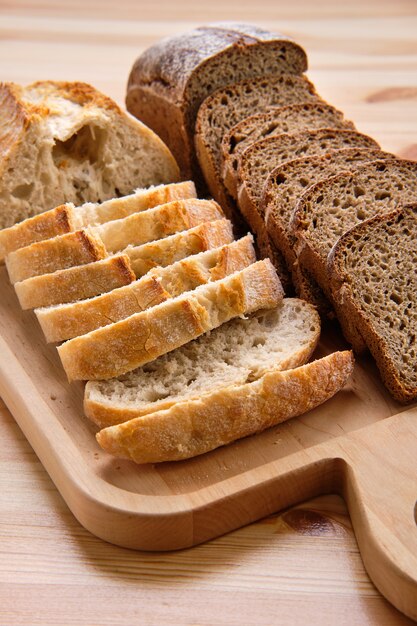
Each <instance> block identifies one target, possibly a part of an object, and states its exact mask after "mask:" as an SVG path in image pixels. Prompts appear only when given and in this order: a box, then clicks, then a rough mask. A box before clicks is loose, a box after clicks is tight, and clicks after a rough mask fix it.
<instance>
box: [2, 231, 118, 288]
mask: <svg viewBox="0 0 417 626" xmlns="http://www.w3.org/2000/svg"><path fill="white" fill-rule="evenodd" d="M107 256H108V255H107V250H106V248H105V246H104V244H103V242H102V241H101V239H100V237H98V236H97V235H95V234H94V232H93V231H92V230H91V229H90V228H82V229H81V230H76V231H74V232H70V233H66V234H65V235H59V236H58V237H53V238H52V239H45V240H43V241H38V242H36V243H32V244H31V245H29V246H26V247H24V248H19V250H15V251H14V252H11V253H10V254H8V255H7V257H6V267H7V271H8V274H9V278H10V282H11V283H12V284H15V283H17V282H20V281H23V280H26V279H27V278H31V277H32V276H39V275H41V274H48V273H51V272H56V271H57V270H60V269H66V268H68V267H74V266H75V265H84V264H86V263H91V262H93V261H99V260H100V259H104V258H105V257H107Z"/></svg>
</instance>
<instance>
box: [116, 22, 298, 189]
mask: <svg viewBox="0 0 417 626" xmlns="http://www.w3.org/2000/svg"><path fill="white" fill-rule="evenodd" d="M306 69H307V57H306V54H305V52H304V50H303V49H302V48H301V47H300V46H299V45H298V44H297V43H295V42H294V41H292V40H291V39H290V38H288V37H286V36H285V35H282V34H280V33H272V32H269V31H266V30H263V29H262V28H259V27H257V26H252V25H249V24H239V23H232V22H229V23H221V22H219V23H214V24H208V25H207V26H202V27H199V28H196V29H195V30H191V31H189V32H188V33H183V34H181V35H177V36H175V37H169V38H167V39H163V40H162V41H160V42H158V43H157V44H155V45H153V46H151V47H150V48H148V49H147V50H145V52H143V53H142V54H141V56H140V57H139V58H138V59H137V60H136V62H135V64H134V66H133V68H132V71H131V73H130V76H129V82H128V86H127V95H126V106H127V109H128V110H129V111H130V112H131V113H132V114H133V115H135V116H136V117H137V118H138V119H140V120H142V121H143V122H145V124H146V125H147V126H149V127H150V128H152V129H153V130H154V131H155V132H156V133H157V134H158V135H159V136H160V137H161V138H162V139H163V140H164V141H165V143H166V144H167V145H168V146H169V147H170V149H171V150H172V152H173V154H174V156H175V158H176V160H177V162H178V164H179V166H180V169H181V175H182V178H184V179H186V178H194V179H195V180H198V164H197V162H196V158H195V152H194V124H195V119H196V115H197V111H198V108H199V106H200V104H201V103H202V102H203V100H204V99H205V98H206V97H207V96H209V95H210V94H211V93H213V91H215V90H216V89H219V88H220V87H224V86H225V85H227V84H230V83H235V82H236V81H239V80H245V79H248V78H254V77H257V76H258V77H259V76H262V77H263V76H268V75H270V74H279V73H280V72H286V73H289V74H302V73H303V72H305V71H306ZM196 174H197V176H196Z"/></svg>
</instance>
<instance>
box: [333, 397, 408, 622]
mask: <svg viewBox="0 0 417 626" xmlns="http://www.w3.org/2000/svg"><path fill="white" fill-rule="evenodd" d="M341 463H342V465H344V470H343V471H341V472H340V476H341V485H340V491H341V494H342V495H343V497H344V498H345V500H346V502H347V505H348V508H349V512H350V516H351V518H352V524H353V527H354V530H355V534H356V538H357V541H358V544H359V548H360V551H361V555H362V558H363V561H364V564H365V567H366V569H367V571H368V573H369V575H370V577H371V578H372V580H373V582H374V584H375V586H376V587H377V588H378V589H379V590H380V591H381V593H382V594H383V595H384V596H385V597H386V598H387V599H388V600H389V601H390V602H392V604H394V606H396V607H397V608H398V609H399V610H400V611H402V612H403V613H405V614H406V615H408V616H409V617H411V618H413V619H415V620H417V523H416V499H417V412H416V410H415V409H414V410H410V411H406V412H404V413H400V414H398V415H395V416H394V417H391V418H388V419H386V420H382V421H380V422H378V423H376V424H373V425H372V426H368V427H367V428H364V429H361V430H359V431H356V432H354V433H351V434H350V435H349V436H348V437H346V438H344V445H343V448H342V446H341Z"/></svg>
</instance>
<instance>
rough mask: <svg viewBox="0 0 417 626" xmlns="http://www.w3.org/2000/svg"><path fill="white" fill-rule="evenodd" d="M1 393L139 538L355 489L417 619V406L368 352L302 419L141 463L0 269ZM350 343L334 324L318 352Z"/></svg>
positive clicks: (182, 542) (112, 525) (88, 513)
mask: <svg viewBox="0 0 417 626" xmlns="http://www.w3.org/2000/svg"><path fill="white" fill-rule="evenodd" d="M0 293H1V294H2V298H1V303H0V395H1V396H2V397H3V399H4V401H5V402H6V404H7V406H8V407H9V409H10V411H11V412H12V413H13V415H14V416H15V418H16V420H17V422H18V423H19V425H20V427H21V428H22V430H23V432H24V433H25V435H26V437H27V438H28V440H29V442H30V443H31V445H32V446H33V448H34V450H35V452H36V453H37V455H38V456H39V458H40V459H41V461H42V463H43V465H44V466H45V468H46V470H47V471H48V472H49V474H50V476H51V478H52V479H53V481H54V482H55V484H56V486H57V488H58V489H59V490H60V492H61V494H62V496H63V497H64V499H65V500H66V502H67V504H68V506H69V507H70V509H71V511H72V512H73V513H74V515H75V517H76V518H77V519H78V520H79V521H80V523H81V524H82V525H83V526H85V527H86V528H87V529H88V530H89V531H91V532H92V533H94V534H95V535H97V536H99V537H101V538H103V539H105V540H106V541H109V542H111V543H115V544H118V545H121V546H125V547H129V548H137V549H141V550H174V549H178V548H184V547H188V546H193V545H195V544H198V543H201V542H203V541H206V540H208V539H211V538H213V537H216V536H218V535H220V534H223V533H226V532H228V531H230V530H232V529H235V528H237V527H239V526H242V525H244V524H248V523H249V522H251V521H254V520H256V519H259V518H260V517H263V516H265V515H268V514H270V513H273V512H275V511H277V510H279V509H282V508H284V507H287V506H290V505H293V504H295V503H297V502H300V501H302V500H305V499H307V498H311V497H314V496H317V495H320V494H325V493H340V494H341V495H342V496H343V497H344V498H345V499H346V501H347V504H348V507H349V512H350V515H351V517H352V522H353V526H354V529H355V532H356V537H357V540H358V544H359V547H360V550H361V554H362V557H363V561H364V564H365V567H366V568H367V570H368V573H369V575H370V577H371V578H372V580H373V582H374V583H375V585H376V586H377V587H378V589H379V590H380V591H381V592H382V593H383V594H384V595H385V596H386V597H387V598H388V599H389V600H390V601H391V602H392V603H393V604H394V605H395V606H396V607H397V608H398V609H400V610H401V611H403V612H404V613H406V614H407V615H409V616H410V617H413V618H417V529H416V516H417V510H416V497H417V422H416V420H417V409H416V408H415V407H414V408H408V409H407V410H405V409H404V407H401V405H398V404H397V403H395V402H394V401H393V400H392V399H391V398H390V396H389V395H388V393H387V392H386V391H385V389H384V388H383V386H382V385H381V383H380V380H379V377H378V373H377V371H376V369H375V367H374V365H373V363H372V362H371V360H370V359H366V358H365V359H361V360H360V361H359V362H358V363H357V364H356V367H355V372H354V375H353V378H352V380H351V382H350V383H349V384H348V386H347V387H346V388H345V389H344V390H343V391H341V392H339V394H337V396H335V397H334V398H333V399H332V400H330V401H329V402H327V403H326V404H324V405H322V406H321V407H319V408H317V409H315V410H314V411H311V412H310V413H308V414H306V415H304V416H301V417H299V418H297V419H293V420H290V421H289V422H287V423H285V424H282V425H280V426H277V427H275V428H272V429H270V430H268V431H266V432H264V433H261V434H259V435H256V436H253V437H249V438H246V439H244V440H241V441H239V442H236V443H235V444H233V445H230V446H227V447H224V448H221V449H218V450H215V451H213V452H211V453H209V454H206V455H204V456H201V457H198V458H195V459H191V460H188V461H183V462H178V463H165V464H160V465H147V466H137V465H135V464H134V463H131V462H129V461H120V460H117V459H114V458H112V457H110V456H109V455H108V454H107V453H105V452H103V451H102V450H101V449H100V448H99V446H98V445H97V444H96V441H95V438H94V433H95V431H96V428H95V426H93V425H92V424H90V423H89V422H88V420H87V419H86V418H85V417H84V416H83V409H82V398H83V385H82V384H72V385H69V384H68V383H67V381H66V377H65V374H64V372H63V370H62V367H61V365H60V361H59V358H58V355H57V352H56V349H55V347H54V346H47V345H46V344H45V342H44V339H43V335H42V333H41V331H40V328H39V326H38V323H37V320H36V318H35V316H34V314H33V313H32V312H23V311H21V310H20V307H19V305H18V303H17V298H16V296H15V293H14V290H13V288H12V287H11V285H10V284H9V282H8V279H7V274H6V271H5V269H4V268H1V271H0ZM341 347H344V346H343V345H342V344H341V342H340V340H338V333H337V330H336V329H328V330H327V331H326V334H325V336H324V338H323V339H322V341H321V345H320V347H319V350H318V355H319V354H320V355H321V354H325V353H328V352H330V351H331V350H333V349H338V348H341Z"/></svg>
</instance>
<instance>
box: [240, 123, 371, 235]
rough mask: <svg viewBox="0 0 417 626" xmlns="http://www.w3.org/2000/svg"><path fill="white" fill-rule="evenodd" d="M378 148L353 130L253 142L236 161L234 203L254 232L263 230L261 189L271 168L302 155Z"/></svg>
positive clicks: (302, 133) (319, 131) (307, 132)
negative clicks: (236, 179)
mask: <svg viewBox="0 0 417 626" xmlns="http://www.w3.org/2000/svg"><path fill="white" fill-rule="evenodd" d="M351 147H355V148H364V149H374V150H375V149H378V148H379V146H378V144H377V143H376V141H374V140H373V139H371V138H370V137H368V136H367V135H362V134H361V133H358V132H356V131H353V130H333V129H328V128H327V129H326V128H320V129H317V130H303V131H300V132H298V133H292V134H287V133H285V134H282V135H277V136H275V137H269V138H267V139H263V140H262V141H257V142H256V143H254V144H253V145H251V146H250V147H249V148H247V149H246V150H245V151H244V153H243V154H242V156H241V158H240V162H239V170H238V173H237V177H238V183H237V184H238V204H239V208H240V210H241V211H242V213H243V215H244V217H245V219H246V220H247V222H248V224H249V225H250V226H251V228H252V229H253V230H254V231H255V233H258V232H262V230H263V229H264V228H265V222H264V210H263V203H262V193H263V188H264V185H265V183H266V180H267V178H268V176H269V174H270V173H271V172H272V170H273V169H275V168H276V167H278V166H279V165H281V164H282V163H285V162H286V161H292V160H293V159H297V158H300V157H302V156H312V155H319V154H325V153H326V152H329V151H330V150H338V149H341V148H351Z"/></svg>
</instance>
